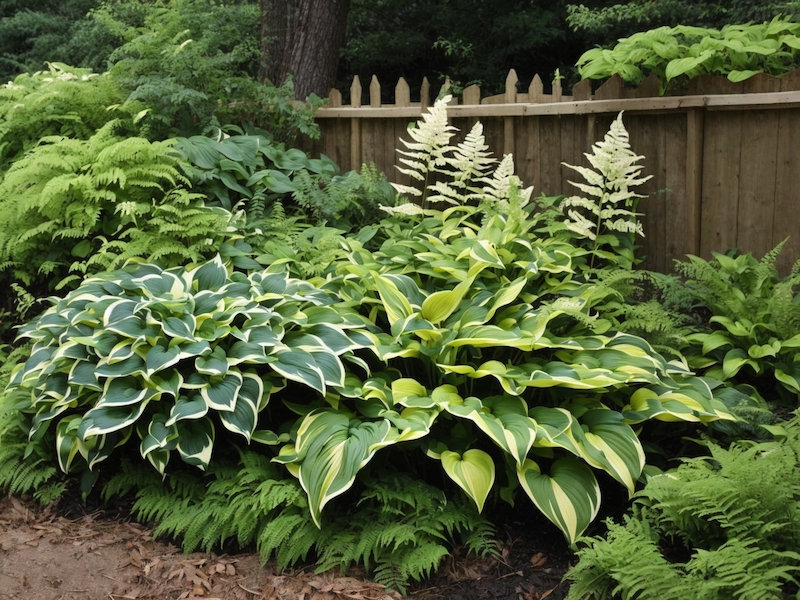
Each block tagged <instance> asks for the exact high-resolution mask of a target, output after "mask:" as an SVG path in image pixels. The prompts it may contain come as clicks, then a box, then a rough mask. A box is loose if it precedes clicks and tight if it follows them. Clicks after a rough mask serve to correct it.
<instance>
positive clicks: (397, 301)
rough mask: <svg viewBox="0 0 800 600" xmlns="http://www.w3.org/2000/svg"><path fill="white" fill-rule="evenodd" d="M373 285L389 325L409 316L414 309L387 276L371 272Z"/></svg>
mask: <svg viewBox="0 0 800 600" xmlns="http://www.w3.org/2000/svg"><path fill="white" fill-rule="evenodd" d="M372 277H373V281H374V282H375V286H376V287H377V288H378V295H379V296H380V298H381V302H383V308H384V310H385V311H386V317H387V318H388V319H389V325H393V324H394V323H395V321H400V320H402V319H405V318H406V317H409V316H411V314H412V313H413V312H414V310H413V309H412V308H411V303H410V302H409V301H408V298H407V297H406V296H404V295H403V294H401V293H400V290H399V289H397V286H396V285H395V284H394V282H393V281H391V280H390V279H388V278H385V277H383V276H381V275H378V274H377V273H373V274H372Z"/></svg>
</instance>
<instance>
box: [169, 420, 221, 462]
mask: <svg viewBox="0 0 800 600" xmlns="http://www.w3.org/2000/svg"><path fill="white" fill-rule="evenodd" d="M177 427H178V444H177V446H176V449H177V450H178V452H179V453H180V455H181V459H182V460H183V462H185V463H187V464H190V465H194V466H196V467H199V468H200V469H202V470H204V471H205V469H206V467H207V466H208V463H209V461H210V460H211V451H212V450H213V448H214V423H212V422H211V419H209V418H208V417H204V418H202V419H197V420H192V421H179V422H178V424H177Z"/></svg>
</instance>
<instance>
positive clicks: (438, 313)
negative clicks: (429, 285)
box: [420, 278, 472, 325]
mask: <svg viewBox="0 0 800 600" xmlns="http://www.w3.org/2000/svg"><path fill="white" fill-rule="evenodd" d="M471 285H472V278H470V279H467V280H465V281H462V282H461V283H459V284H458V285H457V286H456V287H455V288H453V289H452V290H440V291H438V292H434V293H432V294H431V295H430V296H428V297H427V298H425V301H424V302H423V303H422V309H421V311H420V314H421V315H422V318H423V319H426V320H428V321H430V322H431V323H433V324H434V325H437V324H439V323H441V322H442V321H444V320H445V319H447V318H448V317H449V316H450V315H452V314H453V313H454V312H455V310H456V309H457V308H458V305H459V304H460V303H461V301H462V300H463V299H464V296H465V295H466V293H467V292H468V291H469V289H470V286H471Z"/></svg>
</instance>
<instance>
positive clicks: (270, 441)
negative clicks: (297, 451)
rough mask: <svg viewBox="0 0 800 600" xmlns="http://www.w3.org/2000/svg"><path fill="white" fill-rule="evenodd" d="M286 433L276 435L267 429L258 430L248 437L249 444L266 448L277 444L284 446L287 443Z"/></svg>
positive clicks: (287, 436)
mask: <svg viewBox="0 0 800 600" xmlns="http://www.w3.org/2000/svg"><path fill="white" fill-rule="evenodd" d="M289 439H290V437H289V434H288V433H282V434H280V435H278V434H277V433H275V432H274V431H270V430H268V429H258V430H256V431H254V432H253V433H252V434H251V435H250V441H251V442H257V443H259V444H264V445H266V446H277V445H278V444H285V443H287V442H288V441H289Z"/></svg>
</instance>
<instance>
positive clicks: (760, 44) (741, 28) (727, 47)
mask: <svg viewBox="0 0 800 600" xmlns="http://www.w3.org/2000/svg"><path fill="white" fill-rule="evenodd" d="M798 51H800V24H798V23H794V22H792V21H791V19H789V18H783V17H780V16H779V17H775V18H774V19H773V20H772V21H770V22H765V23H761V24H753V23H747V24H744V25H725V26H724V27H723V28H722V29H719V30H717V29H711V28H705V27H689V26H685V25H677V26H675V27H659V28H657V29H651V30H650V31H645V32H641V33H635V34H633V35H632V36H630V37H628V38H624V39H621V40H619V43H618V44H617V45H616V46H615V47H614V48H613V49H611V50H606V49H602V48H593V49H592V50H589V51H587V52H585V53H584V54H583V55H582V56H581V57H580V58H579V59H578V63H577V65H578V71H579V73H580V74H581V77H582V78H583V79H603V78H605V77H610V76H611V75H614V74H618V75H619V76H620V77H622V79H623V80H625V81H628V82H631V83H634V84H638V83H639V82H640V81H641V80H642V79H644V77H645V76H646V74H647V73H655V74H656V75H657V76H658V79H659V81H660V82H661V92H662V93H663V92H664V91H665V90H666V89H667V87H668V86H669V85H670V84H671V83H673V82H674V81H681V80H685V79H687V78H689V79H691V78H692V77H696V76H697V75H700V74H704V73H708V74H714V75H727V77H728V79H730V80H731V81H743V80H745V79H747V78H749V77H752V76H753V75H755V74H757V73H768V74H770V75H776V76H780V75H782V74H783V73H788V72H789V71H791V70H792V69H794V68H796V67H797V65H798V61H797V58H798Z"/></svg>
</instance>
